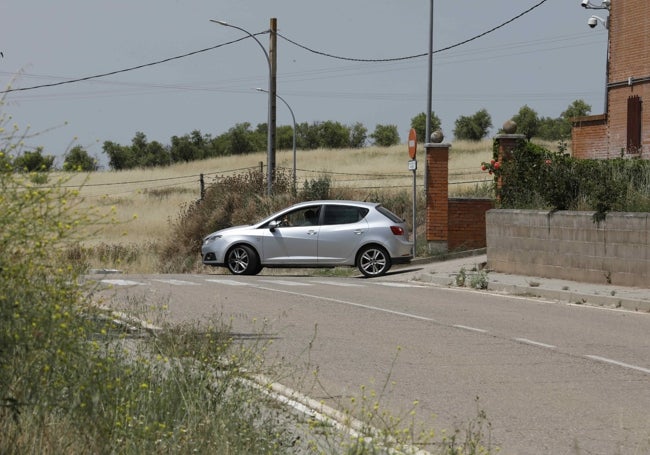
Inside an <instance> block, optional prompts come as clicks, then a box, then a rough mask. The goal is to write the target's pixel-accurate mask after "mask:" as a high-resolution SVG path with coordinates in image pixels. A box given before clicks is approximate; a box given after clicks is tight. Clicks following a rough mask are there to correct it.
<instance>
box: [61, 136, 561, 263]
mask: <svg viewBox="0 0 650 455" xmlns="http://www.w3.org/2000/svg"><path fill="white" fill-rule="evenodd" d="M492 145H493V143H492V140H484V141H481V142H478V143H474V142H464V141H459V142H454V143H452V146H451V151H450V161H449V179H450V184H449V193H450V196H461V195H466V194H475V193H476V192H477V191H478V192H482V193H483V194H485V192H486V188H487V191H489V189H490V188H491V186H490V183H491V182H492V179H491V178H490V176H489V175H487V174H486V173H485V172H483V171H481V169H480V167H481V162H483V161H489V160H490V159H491V158H492ZM544 145H545V146H547V147H549V148H552V147H553V145H552V144H550V145H549V144H544ZM417 158H418V169H417V171H416V184H417V186H416V188H417V192H418V200H420V201H421V200H423V185H424V180H423V177H424V150H423V147H422V146H421V145H420V146H419V148H418V156H417ZM408 160H409V156H408V149H407V147H406V145H404V144H401V145H397V146H393V147H366V148H363V149H346V150H324V149H323V150H306V151H305V150H298V151H297V165H296V168H297V188H298V189H301V188H302V186H303V183H304V182H306V181H312V180H317V179H320V178H323V177H327V178H329V179H330V181H331V186H332V188H355V189H358V190H360V191H362V192H363V194H364V197H365V196H366V195H367V196H368V198H369V199H370V200H372V199H373V197H372V196H373V194H377V193H383V192H385V191H391V190H395V191H402V192H404V191H406V192H407V194H409V195H410V194H411V191H412V188H413V173H412V171H409V170H408ZM276 165H277V169H278V170H282V171H284V172H286V173H287V174H289V175H290V173H291V172H292V168H293V153H292V151H291V150H279V151H277V154H276ZM265 166H266V152H260V153H255V154H249V155H241V156H229V157H221V158H215V159H210V160H204V161H196V162H190V163H184V164H177V165H173V166H169V167H164V168H155V169H137V170H127V171H102V172H93V173H90V174H75V175H72V176H70V175H68V178H70V180H69V181H68V182H67V183H66V186H69V187H73V188H81V191H80V195H81V197H82V198H83V205H84V206H87V207H88V208H89V209H90V208H93V209H99V210H102V211H105V212H107V213H108V212H110V213H111V219H112V220H113V222H111V223H108V224H106V225H104V226H102V227H101V230H100V231H99V232H98V233H93V234H92V235H90V236H89V237H88V240H87V241H86V242H85V244H84V246H87V247H98V246H101V247H102V248H107V246H108V249H109V250H110V249H111V248H115V247H117V248H120V249H127V250H139V251H140V254H142V252H143V251H144V252H146V251H147V250H148V249H151V248H150V246H154V245H155V244H158V243H160V242H161V241H164V240H165V239H167V238H168V237H169V234H170V233H171V228H172V225H173V223H174V222H175V221H176V220H177V218H178V216H179V214H180V212H181V210H182V208H183V207H184V206H186V205H187V204H191V203H192V202H194V201H196V200H197V199H199V197H200V191H201V186H200V179H201V176H203V180H204V182H205V185H209V184H210V183H211V182H212V181H214V180H215V179H216V178H218V177H225V176H230V175H234V174H238V173H245V172H248V171H251V170H260V169H262V168H263V169H264V170H265V169H266V168H265ZM422 209H424V207H422ZM251 221H254V220H251ZM206 234H207V232H206ZM144 256H146V254H145V255H144ZM150 256H151V257H150V258H149V259H148V260H147V259H144V262H147V261H149V262H151V263H150V264H146V263H145V264H142V261H143V258H140V259H139V262H140V264H139V265H138V267H137V270H131V271H141V272H144V271H150V270H155V269H157V268H158V264H155V263H154V262H155V261H156V260H157V259H156V258H155V255H153V254H152V255H150ZM92 262H93V263H92V264H90V265H91V266H92V267H111V266H113V265H114V264H99V263H96V261H92Z"/></svg>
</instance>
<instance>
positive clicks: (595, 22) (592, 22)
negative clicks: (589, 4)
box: [587, 16, 598, 28]
mask: <svg viewBox="0 0 650 455" xmlns="http://www.w3.org/2000/svg"><path fill="white" fill-rule="evenodd" d="M587 25H589V27H591V28H595V27H596V25H598V20H597V19H596V18H595V17H594V16H591V17H590V18H589V20H588V21H587Z"/></svg>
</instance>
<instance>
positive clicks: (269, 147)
mask: <svg viewBox="0 0 650 455" xmlns="http://www.w3.org/2000/svg"><path fill="white" fill-rule="evenodd" d="M210 22H214V23H215V24H219V25H223V26H224V27H232V28H236V29H237V30H240V31H242V32H244V33H246V34H247V35H248V36H250V37H251V38H253V39H254V40H255V42H256V43H257V44H259V46H260V48H261V49H262V52H264V57H265V58H266V63H268V65H269V89H268V90H267V92H268V94H269V108H268V121H267V123H266V133H267V134H266V168H267V169H266V170H267V180H268V182H267V189H266V191H267V194H268V196H271V193H272V191H273V177H274V175H273V174H274V173H275V163H274V161H275V160H274V157H273V135H272V133H271V121H272V118H273V96H272V94H271V86H272V82H273V68H272V66H271V58H270V57H269V53H268V52H267V51H266V48H265V47H264V45H263V44H262V43H261V42H260V40H258V39H257V37H256V36H255V35H253V34H252V33H251V32H249V31H248V30H246V29H243V28H241V27H238V26H237V25H232V24H229V23H228V22H224V21H218V20H215V19H210ZM283 101H284V100H283Z"/></svg>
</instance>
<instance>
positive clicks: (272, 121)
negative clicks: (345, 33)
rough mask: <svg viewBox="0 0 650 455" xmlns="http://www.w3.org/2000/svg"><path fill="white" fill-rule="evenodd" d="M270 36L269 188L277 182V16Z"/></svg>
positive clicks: (272, 24) (271, 24) (273, 21)
mask: <svg viewBox="0 0 650 455" xmlns="http://www.w3.org/2000/svg"><path fill="white" fill-rule="evenodd" d="M270 30H271V33H270V36H269V59H270V65H271V75H270V78H269V92H270V93H269V103H271V104H270V111H269V125H268V127H269V134H270V138H269V141H270V150H269V162H268V166H269V169H268V179H269V188H271V185H272V183H274V182H275V131H276V112H275V111H276V104H277V103H276V85H277V84H276V82H277V70H278V52H277V44H278V20H277V19H276V18H275V17H272V18H271V23H270Z"/></svg>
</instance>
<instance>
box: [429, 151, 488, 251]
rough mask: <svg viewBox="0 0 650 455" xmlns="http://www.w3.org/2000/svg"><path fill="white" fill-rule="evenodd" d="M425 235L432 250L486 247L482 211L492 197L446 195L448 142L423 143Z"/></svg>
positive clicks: (485, 209) (447, 186) (484, 210)
mask: <svg viewBox="0 0 650 455" xmlns="http://www.w3.org/2000/svg"><path fill="white" fill-rule="evenodd" d="M425 148H426V158H427V213H426V239H427V243H428V247H429V251H430V252H432V253H447V252H448V251H453V250H469V249H477V248H485V245H486V243H485V212H487V211H488V210H490V209H491V208H493V207H494V201H492V200H491V199H468V198H456V199H449V149H450V145H449V144H432V143H429V144H425Z"/></svg>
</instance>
